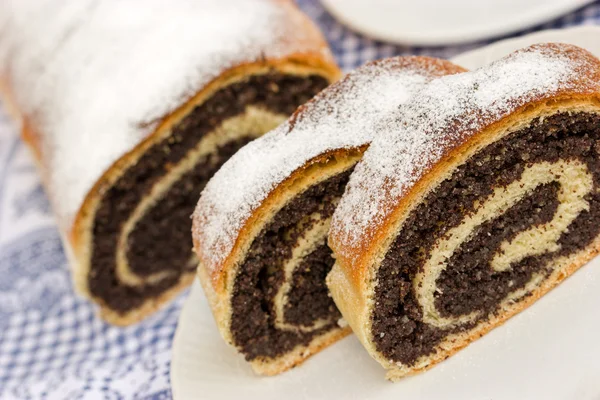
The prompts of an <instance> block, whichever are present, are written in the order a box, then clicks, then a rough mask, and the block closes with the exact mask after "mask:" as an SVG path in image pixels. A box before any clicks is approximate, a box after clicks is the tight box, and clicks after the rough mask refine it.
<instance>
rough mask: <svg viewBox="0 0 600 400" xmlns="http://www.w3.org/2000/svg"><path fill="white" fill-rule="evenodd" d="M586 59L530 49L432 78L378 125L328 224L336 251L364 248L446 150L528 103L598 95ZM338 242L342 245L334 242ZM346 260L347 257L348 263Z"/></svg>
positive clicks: (561, 50)
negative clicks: (570, 93) (574, 93)
mask: <svg viewBox="0 0 600 400" xmlns="http://www.w3.org/2000/svg"><path fill="white" fill-rule="evenodd" d="M591 57H592V56H591V55H589V54H588V53H586V52H584V51H583V50H581V49H578V48H576V47H574V46H569V45H538V46H533V47H531V48H528V49H524V50H521V51H519V52H516V53H513V54H512V55H510V56H508V57H506V58H504V59H502V60H500V61H497V62H495V63H493V64H491V65H489V66H487V67H484V68H481V69H479V70H476V71H473V72H470V73H464V74H460V75H454V76H447V77H442V78H440V79H437V80H434V81H432V82H431V83H429V84H428V85H426V86H425V87H424V89H423V90H422V91H421V92H420V93H419V94H417V95H416V96H415V97H414V98H413V100H412V101H411V102H410V104H407V105H406V106H404V107H402V108H401V109H400V110H399V112H398V113H397V115H396V116H395V118H392V119H388V120H387V121H385V122H383V123H382V124H380V126H379V130H381V131H383V132H387V133H388V134H387V135H383V134H382V135H378V136H377V137H376V139H375V140H374V142H373V143H372V145H371V146H370V148H369V149H368V151H367V152H366V153H365V155H364V158H363V160H362V162H361V163H359V165H358V166H357V167H356V169H355V172H354V173H353V175H352V177H351V179H350V182H349V184H348V186H347V188H346V193H345V194H344V196H343V197H342V200H341V202H340V205H339V206H338V208H337V210H336V212H335V214H334V217H333V222H332V234H331V237H332V239H333V240H334V247H335V249H336V251H338V252H343V251H344V250H345V251H346V253H345V254H342V256H346V257H348V258H349V259H350V258H351V257H352V256H351V254H354V252H353V251H351V250H352V249H354V248H356V246H359V245H360V243H368V241H369V240H370V238H371V237H372V235H373V234H374V233H375V229H376V227H377V226H379V225H380V224H381V223H382V221H384V220H385V219H386V218H387V217H388V216H389V214H390V212H391V211H392V210H393V209H394V207H395V205H397V204H398V202H399V201H400V200H401V199H402V197H403V196H404V195H405V194H406V193H407V192H408V191H409V190H411V189H412V188H413V186H414V184H415V183H416V182H417V181H418V180H419V179H420V178H421V177H422V176H423V175H424V174H425V173H426V172H427V171H428V170H429V168H430V167H431V166H432V165H434V164H435V163H436V162H437V161H439V160H440V158H441V157H442V155H443V154H445V153H446V152H447V151H448V150H450V149H451V148H454V147H456V146H458V145H460V144H461V143H463V142H464V141H465V140H466V139H467V138H468V137H470V136H471V135H472V134H473V133H475V132H477V131H479V130H480V129H482V128H483V127H484V126H487V125H488V124H490V123H492V122H495V121H498V120H500V119H501V118H503V117H504V116H507V115H509V114H510V113H512V112H513V111H515V110H516V109H517V108H518V107H521V106H523V105H525V104H527V103H528V102H530V101H532V100H534V99H543V98H550V97H551V96H554V95H556V94H558V93H559V92H561V91H565V90H581V91H584V92H585V91H589V90H592V89H593V90H598V87H599V86H598V85H599V84H598V83H597V82H596V81H595V80H594V79H591V78H590V77H589V76H588V75H586V74H585V72H586V71H590V70H593V68H597V66H593V65H592V64H591V63H592V62H594V61H592V60H593V59H592V58H591ZM336 242H341V243H343V246H338V245H336ZM348 261H349V262H350V261H351V260H348Z"/></svg>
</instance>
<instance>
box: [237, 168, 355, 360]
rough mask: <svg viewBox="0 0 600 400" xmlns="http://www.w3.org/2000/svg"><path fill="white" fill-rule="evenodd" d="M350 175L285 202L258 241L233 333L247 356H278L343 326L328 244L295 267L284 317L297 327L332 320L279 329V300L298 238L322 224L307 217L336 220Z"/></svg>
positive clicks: (242, 276)
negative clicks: (329, 279) (330, 277)
mask: <svg viewBox="0 0 600 400" xmlns="http://www.w3.org/2000/svg"><path fill="white" fill-rule="evenodd" d="M350 173H351V170H348V171H346V172H343V173H341V174H338V175H336V176H334V177H332V178H329V179H328V180H326V181H324V182H321V183H319V184H317V185H314V186H312V187H310V188H309V189H307V190H306V191H304V193H302V194H301V195H299V196H297V197H296V198H295V199H293V200H292V201H290V202H289V203H288V204H287V205H285V206H284V207H283V208H282V209H281V210H280V211H279V212H278V213H277V214H276V215H275V217H274V218H273V220H272V222H271V223H270V224H269V225H268V226H267V227H266V228H265V229H263V231H262V232H261V233H260V235H259V236H258V237H257V238H256V239H255V240H254V242H253V243H252V245H251V247H250V251H249V252H248V256H247V258H246V261H245V262H244V264H243V265H242V266H240V273H239V274H238V276H237V278H236V282H235V287H234V292H233V296H232V300H231V302H232V309H233V314H232V319H231V332H232V335H233V338H234V341H235V344H236V345H237V346H238V347H239V348H241V350H242V352H243V353H244V355H245V356H246V359H247V360H253V359H255V358H257V357H264V358H275V357H277V356H280V355H282V354H284V353H286V352H288V351H290V350H292V349H293V348H294V347H295V346H297V345H307V344H308V343H310V341H311V340H312V339H313V338H315V337H316V336H319V335H322V334H323V333H325V332H327V331H330V330H332V329H336V328H338V325H337V321H338V319H339V318H340V314H339V311H338V310H337V308H336V306H335V304H334V303H333V301H332V299H331V297H329V293H328V291H327V287H326V286H325V276H326V275H327V273H328V272H329V271H330V270H331V267H332V266H333V263H334V260H333V258H332V256H331V250H330V249H329V247H327V245H325V243H323V245H322V246H319V247H317V248H316V249H315V250H314V251H313V252H312V253H311V254H309V255H307V256H306V257H305V258H304V260H303V262H302V263H301V264H300V266H298V267H297V268H296V270H295V271H294V274H293V275H292V280H291V285H292V289H291V290H290V292H289V295H288V302H287V303H286V305H285V312H284V317H285V321H286V323H288V324H291V325H295V326H311V325H312V324H313V323H314V322H315V321H317V320H320V319H326V320H327V321H331V322H330V323H327V324H326V325H324V326H323V327H321V328H319V329H317V330H313V331H310V332H297V331H291V330H283V329H278V328H277V327H276V326H275V318H276V314H275V310H274V304H273V300H274V297H275V295H276V294H277V292H278V290H279V288H280V287H281V285H282V284H283V282H284V278H285V277H284V271H283V268H282V266H283V264H284V262H285V261H286V260H289V259H290V258H291V257H292V251H293V249H294V247H295V246H296V243H297V241H298V238H300V237H301V236H302V234H303V233H304V232H306V230H307V229H309V228H310V227H311V226H312V224H313V223H315V222H316V221H312V220H309V221H307V220H306V219H307V216H309V215H311V214H313V213H318V214H319V219H320V220H323V219H327V218H330V217H331V216H332V215H333V212H334V210H335V205H336V204H337V199H339V197H341V195H342V193H343V192H344V188H345V187H346V183H347V182H348V179H349V177H350Z"/></svg>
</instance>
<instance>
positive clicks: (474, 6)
mask: <svg viewBox="0 0 600 400" xmlns="http://www.w3.org/2000/svg"><path fill="white" fill-rule="evenodd" d="M592 1H593V0H416V1H415V0H321V2H322V3H323V5H324V6H325V8H327V9H328V10H329V12H331V14H333V15H334V16H335V17H336V18H338V19H339V20H340V21H341V22H342V23H344V24H346V25H348V26H349V27H351V28H353V29H355V30H357V31H359V32H361V33H363V34H365V35H367V36H370V37H373V38H375V39H380V40H385V41H389V42H395V43H399V44H405V45H425V46H440V45H449V44H457V43H464V42H473V41H476V40H482V39H488V38H492V37H495V36H501V35H505V34H508V33H512V32H516V31H519V30H522V29H526V28H529V27H532V26H534V25H537V24H540V23H543V22H547V21H550V20H552V19H554V18H557V17H560V16H561V15H564V14H567V13H569V12H571V11H573V10H575V9H577V8H580V7H582V6H584V5H586V4H589V3H591V2H592Z"/></svg>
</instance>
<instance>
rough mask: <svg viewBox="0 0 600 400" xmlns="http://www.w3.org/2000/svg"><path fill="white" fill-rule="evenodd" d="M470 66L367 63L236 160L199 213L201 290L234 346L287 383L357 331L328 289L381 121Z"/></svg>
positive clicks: (211, 186) (421, 61)
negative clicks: (343, 201) (339, 231)
mask: <svg viewBox="0 0 600 400" xmlns="http://www.w3.org/2000/svg"><path fill="white" fill-rule="evenodd" d="M461 71H462V69H461V68H460V67H457V66H455V65H453V64H451V63H450V62H447V61H442V60H436V59H432V58H425V57H405V58H401V57H400V58H391V59H387V60H382V61H377V62H374V63H370V64H367V65H366V66H364V67H362V68H359V69H358V70H356V71H355V72H352V73H350V74H349V75H347V76H346V77H345V78H344V79H342V80H341V81H339V82H337V83H335V84H333V85H332V86H330V87H328V88H327V89H325V90H324V91H323V92H321V93H320V94H319V95H317V96H316V97H315V98H314V99H313V100H311V101H310V102H309V103H307V104H306V105H304V106H302V107H300V108H299V109H298V110H297V111H296V112H295V113H294V115H293V116H292V117H291V118H290V119H289V120H288V121H287V122H286V123H284V124H282V125H281V126H279V127H278V128H277V129H275V130H273V131H271V132H269V133H268V134H266V135H265V136H263V137H261V138H259V139H257V140H255V141H253V142H251V143H249V144H248V145H246V146H245V147H243V148H242V149H241V150H240V151H239V152H238V153H236V154H235V155H234V156H233V157H232V158H231V159H230V160H229V161H228V162H227V163H225V164H224V165H223V167H222V168H221V169H220V170H219V171H218V172H217V173H216V174H215V176H214V177H213V178H212V179H211V180H210V182H209V183H208V184H207V186H206V188H205V190H204V191H203V193H202V195H201V198H200V200H199V202H198V205H197V207H196V211H195V213H194V216H193V237H194V246H195V250H196V253H197V255H198V258H199V260H200V266H199V270H198V274H199V278H200V281H201V283H202V285H203V287H204V290H205V292H206V295H207V297H208V299H209V301H210V305H211V307H212V310H213V313H214V316H215V319H216V321H217V325H218V328H219V330H220V332H221V334H222V336H223V337H224V339H225V340H226V341H227V342H228V343H230V344H231V345H233V346H234V347H235V348H237V349H238V350H239V351H240V352H241V353H242V354H243V355H244V356H245V357H246V359H247V360H248V361H250V362H251V364H252V367H253V368H254V370H255V371H256V372H257V373H260V374H267V375H272V374H277V373H280V372H282V371H285V370H287V369H289V368H291V367H293V366H294V365H297V364H299V363H301V362H302V361H303V360H305V359H306V358H307V357H309V356H310V355H311V354H314V353H315V352H317V351H319V350H320V349H322V348H324V347H325V346H327V345H329V344H331V343H333V342H335V341H336V340H338V339H340V338H342V337H343V336H345V335H346V334H348V333H349V329H348V328H347V327H346V326H345V325H344V324H343V323H340V318H341V316H340V314H339V312H338V310H337V308H336V307H335V305H334V304H333V301H332V300H331V298H330V296H329V293H328V290H327V288H326V287H325V276H326V275H327V273H328V272H329V270H330V268H331V266H332V265H333V261H334V260H333V258H332V257H331V251H330V249H329V248H328V247H327V243H326V239H327V232H328V229H329V223H330V218H331V215H332V214H333V211H334V209H335V207H336V205H337V202H338V200H339V198H340V196H341V195H342V193H343V192H344V188H345V185H346V182H347V181H348V178H349V176H350V174H351V173H352V170H353V168H354V165H355V164H356V162H357V161H358V160H359V159H360V158H361V155H362V153H363V152H364V150H365V149H366V147H367V145H368V144H369V142H370V141H371V139H372V136H373V133H375V130H374V129H373V124H375V123H377V122H378V121H379V120H380V119H381V118H383V117H384V116H385V115H387V114H389V113H391V112H392V111H393V110H395V109H397V108H398V106H399V105H401V104H403V103H405V102H406V101H408V100H409V99H410V98H411V97H412V95H413V94H414V92H415V91H417V90H418V89H419V88H421V87H422V86H423V84H424V83H426V82H427V81H430V80H431V79H433V78H435V77H438V76H442V75H445V74H448V73H457V72H461Z"/></svg>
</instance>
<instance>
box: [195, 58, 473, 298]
mask: <svg viewBox="0 0 600 400" xmlns="http://www.w3.org/2000/svg"><path fill="white" fill-rule="evenodd" d="M392 60H393V61H394V68H396V69H399V70H402V69H409V70H412V69H414V70H416V71H418V72H419V73H420V74H423V75H428V76H431V77H438V76H444V75H452V74H457V73H461V72H465V71H466V70H465V69H464V68H462V67H460V66H458V65H456V64H453V63H451V62H450V61H446V60H442V59H437V58H432V57H424V56H411V57H397V58H394V59H382V60H377V61H374V62H371V63H369V64H367V65H366V66H367V67H370V66H380V65H382V64H384V63H386V62H389V61H392ZM344 81H345V79H342V80H340V81H339V82H338V83H336V84H334V85H332V86H330V87H329V88H328V89H327V90H325V91H323V92H322V93H321V94H320V97H324V98H315V99H313V100H311V101H309V102H308V103H306V104H304V105H302V106H300V107H298V109H297V110H296V111H295V112H294V114H293V115H292V116H291V117H290V119H289V120H290V121H292V126H293V124H294V121H296V120H300V119H303V118H310V117H311V112H312V109H311V106H312V103H315V102H321V101H323V100H329V99H330V98H332V97H334V96H336V95H337V91H338V90H344V89H346V88H345V85H344V84H345V82H344ZM367 147H368V146H367V145H366V144H364V145H363V146H360V147H358V148H340V149H335V150H327V151H325V152H324V153H322V154H320V155H318V156H316V157H314V158H312V159H310V160H307V161H306V162H305V163H304V165H302V166H301V167H299V168H298V169H296V170H295V171H294V172H293V173H292V174H291V175H290V176H289V177H288V178H287V179H286V180H285V181H284V182H282V183H280V184H278V185H277V186H275V187H274V188H273V189H272V190H271V192H270V193H269V194H268V195H267V197H266V198H265V200H264V201H263V202H261V205H260V207H259V208H258V209H256V210H254V211H253V213H252V215H251V216H250V217H249V218H248V219H247V220H246V221H244V223H243V224H242V225H241V228H240V229H239V231H238V232H237V234H236V241H235V244H234V246H233V248H232V249H231V251H229V252H228V253H227V256H226V257H225V258H223V259H222V261H220V262H219V263H217V264H215V262H214V260H213V259H212V258H211V257H210V256H209V255H207V254H204V253H203V252H202V251H201V246H200V243H201V242H202V241H203V240H205V239H204V238H203V237H202V236H203V232H202V230H199V231H198V233H197V234H194V235H193V240H194V248H195V250H196V254H197V256H198V258H199V259H200V262H201V264H202V265H203V268H206V269H208V270H209V271H211V274H212V279H213V282H214V285H215V288H217V290H219V288H220V289H222V288H223V281H222V276H227V275H228V274H229V271H230V270H231V269H232V268H234V266H235V263H236V260H238V258H239V256H240V254H241V249H242V248H243V243H242V242H243V240H242V239H243V238H245V237H247V236H248V232H249V231H251V230H252V229H254V226H255V225H256V219H257V215H260V214H261V213H262V211H261V209H262V208H265V207H268V206H267V205H268V204H270V203H272V201H273V199H275V198H277V197H279V196H280V194H279V193H282V192H285V191H286V190H287V188H289V186H290V185H291V184H292V182H294V181H296V180H297V179H298V178H299V177H300V176H301V175H302V174H303V173H304V171H305V170H306V169H307V168H310V167H311V166H313V165H316V164H321V163H327V162H328V160H331V159H340V158H344V157H347V156H348V155H350V156H351V157H354V156H355V155H356V152H358V153H360V154H362V153H363V152H364V151H365V150H366V149H367Z"/></svg>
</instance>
